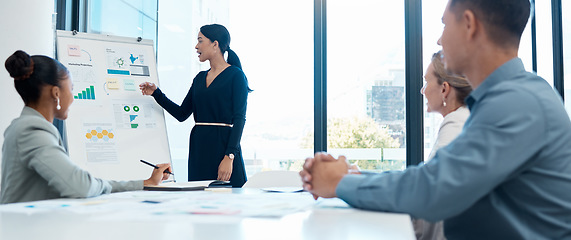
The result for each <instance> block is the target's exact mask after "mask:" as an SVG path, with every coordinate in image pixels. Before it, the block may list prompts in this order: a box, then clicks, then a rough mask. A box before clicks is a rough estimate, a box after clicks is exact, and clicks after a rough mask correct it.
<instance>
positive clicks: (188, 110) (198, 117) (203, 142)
mask: <svg viewBox="0 0 571 240" xmlns="http://www.w3.org/2000/svg"><path fill="white" fill-rule="evenodd" d="M195 48H196V50H197V53H198V59H199V60H200V61H201V62H205V61H209V62H210V69H209V70H206V71H202V72H200V73H198V74H197V75H196V77H195V78H194V80H193V81H192V86H191V87H190V90H189V91H188V94H187V95H186V97H185V98H184V100H183V102H182V104H181V105H180V106H179V105H178V104H176V103H174V102H172V101H171V100H169V99H168V98H167V97H166V96H165V94H164V93H163V92H162V91H161V90H160V89H159V88H157V86H156V85H155V84H153V83H150V82H145V83H142V84H141V85H139V87H140V88H141V91H142V92H143V94H144V95H151V96H153V97H154V98H155V100H156V101H157V103H158V104H159V105H161V106H162V107H163V108H164V109H165V110H166V111H167V112H168V113H170V114H171V115H172V116H173V117H174V118H176V119H177V120H178V121H181V122H182V121H184V120H186V119H187V118H188V117H190V115H191V114H192V115H193V117H194V121H195V126H194V127H193V128H192V131H191V133H190V146H189V152H190V153H189V156H188V180H189V181H198V180H214V179H217V180H223V181H228V180H229V181H230V183H231V184H232V187H242V185H244V183H245V182H246V170H245V168H244V160H243V159H242V151H241V148H240V138H241V137H242V130H243V129H244V123H245V121H246V100H247V97H248V92H250V91H251V90H250V88H249V87H248V82H247V79H246V76H245V75H244V72H242V66H241V64H240V60H239V58H238V56H237V55H236V53H235V52H234V51H232V50H230V33H228V30H227V29H226V28H225V27H224V26H222V25H219V24H211V25H205V26H202V27H201V28H200V32H199V33H198V43H197V44H196V47H195ZM225 52H228V61H225V60H224V53H225Z"/></svg>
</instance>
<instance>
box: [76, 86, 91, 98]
mask: <svg viewBox="0 0 571 240" xmlns="http://www.w3.org/2000/svg"><path fill="white" fill-rule="evenodd" d="M73 99H89V100H95V88H94V87H93V86H89V87H88V88H86V89H85V90H82V91H81V92H80V93H78V94H77V96H73Z"/></svg>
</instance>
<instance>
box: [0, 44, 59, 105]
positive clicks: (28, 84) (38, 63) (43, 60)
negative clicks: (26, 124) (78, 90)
mask: <svg viewBox="0 0 571 240" xmlns="http://www.w3.org/2000/svg"><path fill="white" fill-rule="evenodd" d="M4 66H5V67H6V70H8V73H10V76H11V77H13V78H14V86H15V87H16V91H18V94H20V97H22V100H24V103H25V104H26V105H28V104H30V103H36V102H37V101H38V100H39V99H40V95H41V91H42V87H43V86H46V85H51V86H60V82H61V81H62V80H63V79H65V78H67V77H68V75H69V72H68V70H67V68H66V67H65V66H64V65H62V64H61V63H60V62H58V61H57V60H55V59H53V58H51V57H47V56H41V55H35V56H30V55H28V54H27V53H26V52H24V51H22V50H18V51H16V52H14V54H12V55H11V56H10V57H8V59H6V62H5V63H4Z"/></svg>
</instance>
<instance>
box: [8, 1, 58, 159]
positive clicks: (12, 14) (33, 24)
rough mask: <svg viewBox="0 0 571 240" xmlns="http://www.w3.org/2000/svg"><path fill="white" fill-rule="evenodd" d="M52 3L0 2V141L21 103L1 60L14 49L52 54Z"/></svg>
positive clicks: (18, 111) (22, 103)
mask: <svg viewBox="0 0 571 240" xmlns="http://www.w3.org/2000/svg"><path fill="white" fill-rule="evenodd" d="M54 6H55V4H54V1H49V0H2V2H1V3H0V33H2V37H0V62H1V63H2V67H1V68H0V106H1V107H0V133H1V134H0V145H2V144H3V143H4V130H5V129H6V127H8V125H10V122H11V121H12V119H14V118H16V117H18V116H19V115H20V111H21V110H22V107H23V106H24V102H23V101H22V99H21V98H20V96H19V95H18V93H17V92H16V89H15V88H14V80H13V79H12V78H10V75H9V74H8V71H6V68H5V67H4V62H5V61H6V58H8V57H9V56H10V55H12V53H14V52H15V51H16V50H18V49H20V50H24V51H26V52H27V53H28V54H30V55H46V56H50V57H53V53H54V28H55V27H54V24H53V21H52V14H53V13H54ZM1 162H2V158H1V156H0V163H1Z"/></svg>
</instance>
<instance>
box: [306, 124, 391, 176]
mask: <svg viewBox="0 0 571 240" xmlns="http://www.w3.org/2000/svg"><path fill="white" fill-rule="evenodd" d="M301 147H302V148H313V132H311V133H308V134H307V135H306V136H305V137H304V138H303V140H302V143H301ZM398 147H400V144H399V142H398V140H396V139H394V138H392V137H391V136H390V135H389V134H388V131H387V128H386V127H380V126H379V125H378V124H377V123H376V122H375V121H374V120H373V119H372V118H369V117H366V118H365V117H361V118H358V117H353V118H331V119H329V120H328V123H327V148H329V149H331V148H380V149H381V155H382V153H383V149H384V148H398ZM349 162H350V163H356V164H357V165H358V166H359V167H360V168H361V169H364V170H382V171H386V170H400V169H401V168H402V163H401V162H400V161H391V160H389V161H386V160H383V159H381V160H368V159H362V160H359V159H351V160H349Z"/></svg>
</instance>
